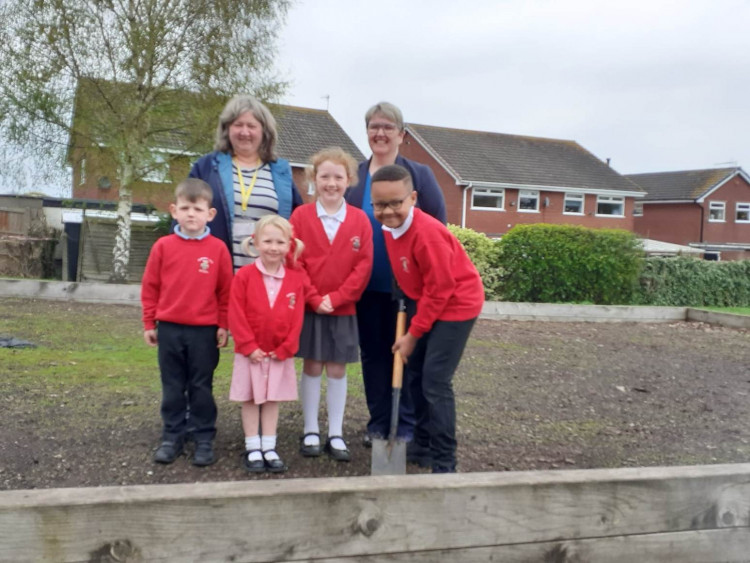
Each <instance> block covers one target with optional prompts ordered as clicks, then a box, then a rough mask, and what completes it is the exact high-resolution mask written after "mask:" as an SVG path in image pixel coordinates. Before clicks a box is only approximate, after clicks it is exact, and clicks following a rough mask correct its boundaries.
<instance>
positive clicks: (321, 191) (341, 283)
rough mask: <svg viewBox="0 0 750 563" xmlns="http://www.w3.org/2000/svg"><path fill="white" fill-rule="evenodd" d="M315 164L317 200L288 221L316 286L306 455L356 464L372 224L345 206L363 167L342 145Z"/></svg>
mask: <svg viewBox="0 0 750 563" xmlns="http://www.w3.org/2000/svg"><path fill="white" fill-rule="evenodd" d="M311 162H312V169H311V170H310V171H311V179H312V180H313V181H314V182H315V198H316V201H315V202H313V203H308V204H306V205H302V206H300V207H298V208H297V209H295V210H294V213H292V216H291V218H290V219H289V221H290V222H291V223H292V226H293V227H294V232H295V234H296V236H298V237H299V238H300V240H302V241H303V242H304V243H305V252H304V254H303V255H302V257H301V259H300V263H301V264H302V266H303V268H304V269H305V271H306V272H307V274H308V276H309V277H310V284H311V287H310V290H309V293H308V296H307V302H308V307H307V311H306V312H305V322H304V325H303V327H302V334H301V336H300V345H299V351H298V352H297V356H298V357H301V358H304V362H303V367H302V372H303V373H302V380H301V383H300V394H301V396H302V412H303V415H304V420H305V423H304V424H305V426H304V436H303V437H302V443H301V444H300V452H301V453H302V455H303V456H306V457H315V456H319V455H320V454H321V452H322V451H325V452H326V453H327V454H328V455H329V456H330V457H331V458H332V459H334V460H336V461H349V459H350V454H349V449H348V448H347V445H346V442H345V441H344V437H343V432H342V430H343V422H344V408H345V406H346V395H347V382H346V364H347V363H350V362H357V361H359V337H358V330H357V316H356V311H355V304H356V302H357V301H358V300H359V298H360V296H361V295H362V292H363V291H364V289H365V286H366V285H367V281H368V280H369V279H370V272H371V270H372V227H371V226H370V220H369V219H368V218H367V215H365V213H364V211H362V210H361V209H357V208H356V207H353V206H351V205H347V203H346V202H345V201H344V192H346V189H347V188H348V187H349V186H350V185H352V184H353V183H356V181H357V162H356V161H355V160H354V159H353V158H352V157H351V156H350V155H349V154H347V153H346V152H344V151H343V150H342V149H340V148H338V147H334V148H330V149H325V150H322V151H320V152H318V153H317V154H316V155H314V156H313V157H312V159H311ZM323 368H325V372H326V377H327V388H326V395H327V396H326V403H327V407H328V437H327V439H326V442H325V446H323V444H321V439H320V430H319V427H318V409H319V403H320V387H321V385H320V383H321V382H320V380H321V374H322V373H323Z"/></svg>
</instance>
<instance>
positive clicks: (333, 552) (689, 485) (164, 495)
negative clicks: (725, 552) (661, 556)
mask: <svg viewBox="0 0 750 563" xmlns="http://www.w3.org/2000/svg"><path fill="white" fill-rule="evenodd" d="M748 526H750V464H737V465H715V466H695V467H671V468H628V469H614V470H604V469H595V470H573V471H539V472H518V473H467V474H458V475H406V476H383V477H352V478H343V479H289V480H273V481H253V482H241V483H196V484H187V485H159V486H134V487H110V488H95V489H55V490H41V491H8V492H3V493H0V538H3V540H2V542H0V561H16V562H18V561H39V560H54V561H89V560H90V559H91V554H92V553H99V552H100V550H102V549H105V550H106V549H109V547H110V546H111V545H113V544H114V542H120V543H119V544H117V545H119V546H126V547H127V546H129V547H127V549H130V550H131V552H132V553H137V554H139V555H138V556H139V557H142V558H143V560H147V561H184V562H189V561H196V562H197V561H214V560H223V561H227V560H232V561H246V562H260V561H305V560H308V559H319V558H324V557H328V558H337V557H346V556H365V555H371V556H373V557H374V556H378V555H382V554H397V553H404V552H413V551H417V552H418V551H425V550H455V549H470V548H476V547H488V546H513V545H518V544H528V543H535V542H560V541H578V540H583V539H593V538H612V537H617V536H631V535H642V534H660V533H674V532H687V531H694V530H713V529H720V528H746V527H748ZM261 538H262V540H261ZM718 547H719V546H717V553H720V552H721V551H720V549H718ZM123 549H125V548H123ZM133 560H137V559H133Z"/></svg>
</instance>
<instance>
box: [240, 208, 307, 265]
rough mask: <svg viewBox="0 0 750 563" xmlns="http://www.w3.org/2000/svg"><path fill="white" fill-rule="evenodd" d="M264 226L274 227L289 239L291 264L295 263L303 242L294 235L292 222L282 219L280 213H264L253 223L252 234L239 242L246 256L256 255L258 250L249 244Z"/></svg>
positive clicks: (300, 252)
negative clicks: (253, 229)
mask: <svg viewBox="0 0 750 563" xmlns="http://www.w3.org/2000/svg"><path fill="white" fill-rule="evenodd" d="M266 227H276V228H277V229H279V230H280V231H281V232H282V233H283V235H284V236H285V237H286V238H287V239H289V242H290V249H289V250H290V254H291V255H292V256H291V259H292V264H296V262H297V258H299V257H300V254H302V251H303V250H304V249H305V243H303V242H302V241H301V240H300V239H298V238H295V237H294V229H293V228H292V224H291V223H290V222H289V221H287V220H286V219H284V218H283V217H282V216H281V215H264V216H263V217H261V218H260V219H258V221H257V222H256V223H255V231H254V233H253V235H252V236H250V237H247V238H246V239H245V240H243V241H242V243H241V244H240V248H242V252H244V253H245V254H247V255H248V256H253V257H255V256H258V252H257V251H254V250H253V249H252V248H251V245H252V244H253V239H254V238H255V237H259V236H260V233H261V232H263V229H265V228H266Z"/></svg>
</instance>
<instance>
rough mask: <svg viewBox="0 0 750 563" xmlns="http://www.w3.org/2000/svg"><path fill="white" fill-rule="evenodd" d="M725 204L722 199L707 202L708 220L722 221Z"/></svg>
mask: <svg viewBox="0 0 750 563" xmlns="http://www.w3.org/2000/svg"><path fill="white" fill-rule="evenodd" d="M726 207H727V204H726V203H724V202H723V201H710V202H709V203H708V220H709V221H711V222H719V223H723V222H724V221H725V220H726Z"/></svg>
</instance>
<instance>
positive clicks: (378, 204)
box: [370, 193, 411, 211]
mask: <svg viewBox="0 0 750 563" xmlns="http://www.w3.org/2000/svg"><path fill="white" fill-rule="evenodd" d="M410 195H411V193H408V194H406V195H405V196H404V197H402V198H401V199H394V200H393V201H372V202H370V203H372V208H373V209H374V210H375V211H385V208H386V207H390V208H391V209H393V211H398V210H399V209H401V206H402V205H403V203H404V202H405V201H406V200H407V199H408V198H409V196H410Z"/></svg>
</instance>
